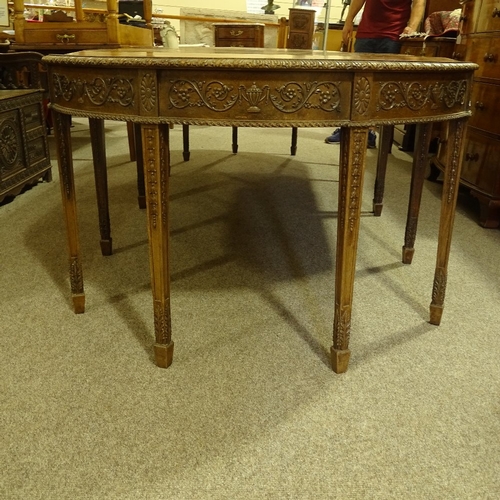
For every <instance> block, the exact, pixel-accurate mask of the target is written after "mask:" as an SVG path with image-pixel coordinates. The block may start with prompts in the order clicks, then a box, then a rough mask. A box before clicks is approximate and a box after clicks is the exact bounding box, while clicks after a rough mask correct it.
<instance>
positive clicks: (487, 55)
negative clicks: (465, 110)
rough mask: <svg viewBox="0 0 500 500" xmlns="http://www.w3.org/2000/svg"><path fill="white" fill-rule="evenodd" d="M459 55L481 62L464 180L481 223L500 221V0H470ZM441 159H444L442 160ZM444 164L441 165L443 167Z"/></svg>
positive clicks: (464, 12)
mask: <svg viewBox="0 0 500 500" xmlns="http://www.w3.org/2000/svg"><path fill="white" fill-rule="evenodd" d="M453 57H454V58H455V59H457V60H461V61H464V60H465V61H472V62H475V63H477V64H478V65H479V69H478V70H477V71H476V72H475V75H474V86H473V91H472V97H471V105H472V109H471V110H472V116H471V118H470V120H469V123H468V126H467V136H466V150H465V156H464V158H463V164H462V175H461V182H462V184H463V185H465V186H467V187H469V188H470V189H471V193H472V195H473V196H474V197H476V198H477V199H478V200H479V206H480V215H479V223H480V224H481V225H482V226H485V227H498V226H499V225H500V119H499V113H500V1H499V0H464V2H463V5H462V17H461V29H460V36H459V38H458V40H457V45H456V47H455V51H454V54H453ZM438 161H439V159H438ZM438 166H439V165H438Z"/></svg>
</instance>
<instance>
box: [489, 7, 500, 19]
mask: <svg viewBox="0 0 500 500" xmlns="http://www.w3.org/2000/svg"><path fill="white" fill-rule="evenodd" d="M491 17H500V9H497V8H496V7H495V8H494V9H493V12H492V13H491Z"/></svg>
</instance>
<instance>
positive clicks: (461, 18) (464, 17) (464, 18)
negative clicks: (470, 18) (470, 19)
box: [458, 16, 467, 22]
mask: <svg viewBox="0 0 500 500" xmlns="http://www.w3.org/2000/svg"><path fill="white" fill-rule="evenodd" d="M458 19H459V21H464V22H465V21H467V16H460V17H459V18H458Z"/></svg>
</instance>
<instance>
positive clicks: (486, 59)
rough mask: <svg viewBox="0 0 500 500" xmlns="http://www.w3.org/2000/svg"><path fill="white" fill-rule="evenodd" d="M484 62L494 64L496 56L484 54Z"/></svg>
mask: <svg viewBox="0 0 500 500" xmlns="http://www.w3.org/2000/svg"><path fill="white" fill-rule="evenodd" d="M483 59H484V62H496V61H497V55H496V54H484V57H483Z"/></svg>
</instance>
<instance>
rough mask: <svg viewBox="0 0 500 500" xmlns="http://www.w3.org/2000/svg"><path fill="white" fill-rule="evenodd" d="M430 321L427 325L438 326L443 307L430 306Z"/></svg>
mask: <svg viewBox="0 0 500 500" xmlns="http://www.w3.org/2000/svg"><path fill="white" fill-rule="evenodd" d="M430 311H431V319H430V320H429V323H430V324H431V325H440V324H441V316H442V315H443V306H435V305H433V304H431V307H430Z"/></svg>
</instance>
